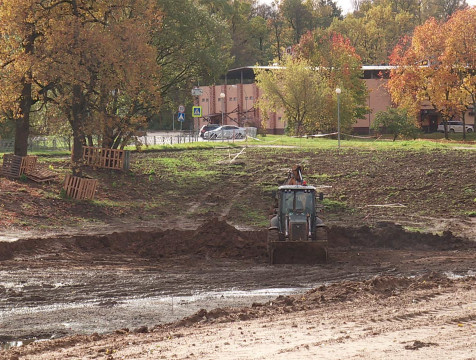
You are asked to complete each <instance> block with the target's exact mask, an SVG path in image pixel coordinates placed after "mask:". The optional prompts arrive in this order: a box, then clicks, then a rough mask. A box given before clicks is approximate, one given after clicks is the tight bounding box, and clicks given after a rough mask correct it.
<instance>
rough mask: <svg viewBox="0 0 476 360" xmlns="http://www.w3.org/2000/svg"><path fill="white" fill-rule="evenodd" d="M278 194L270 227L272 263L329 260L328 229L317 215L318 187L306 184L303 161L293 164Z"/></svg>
mask: <svg viewBox="0 0 476 360" xmlns="http://www.w3.org/2000/svg"><path fill="white" fill-rule="evenodd" d="M276 197H277V203H276V204H275V209H274V216H273V217H272V218H271V220H270V227H269V228H268V254H269V262H270V264H316V263H325V262H327V233H328V230H327V227H326V226H325V224H324V223H323V221H322V220H321V219H319V217H317V215H316V188H315V187H314V186H309V185H307V184H306V181H304V179H303V176H302V167H301V166H300V165H294V166H293V167H292V169H291V171H290V172H289V174H288V178H287V180H286V181H285V183H284V184H283V185H281V186H280V187H279V188H278V192H277V196H276ZM322 199H323V196H322V193H320V194H319V200H322Z"/></svg>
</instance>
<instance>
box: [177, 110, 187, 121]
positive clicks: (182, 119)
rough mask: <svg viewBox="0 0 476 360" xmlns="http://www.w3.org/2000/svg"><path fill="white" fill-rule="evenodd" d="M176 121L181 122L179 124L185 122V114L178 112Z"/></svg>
mask: <svg viewBox="0 0 476 360" xmlns="http://www.w3.org/2000/svg"><path fill="white" fill-rule="evenodd" d="M177 121H181V122H183V121H185V114H184V113H182V112H179V113H178V117H177Z"/></svg>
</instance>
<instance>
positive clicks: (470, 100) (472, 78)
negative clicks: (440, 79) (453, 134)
mask: <svg viewBox="0 0 476 360" xmlns="http://www.w3.org/2000/svg"><path fill="white" fill-rule="evenodd" d="M446 29H448V30H447V31H448V33H449V34H451V35H452V36H448V37H447V38H446V40H445V50H444V52H443V54H442V56H441V58H440V59H441V62H442V63H443V64H445V65H446V66H447V67H450V68H451V71H452V72H454V74H455V77H456V81H457V86H455V89H454V91H452V93H451V97H452V98H454V99H455V101H456V102H459V104H460V106H461V107H460V109H461V118H462V120H463V123H465V115H466V112H467V110H469V109H470V108H472V109H473V112H474V109H476V70H475V69H476V51H475V50H474V49H475V48H476V7H473V8H469V9H467V10H464V11H459V12H456V13H455V14H454V15H453V16H452V17H451V18H450V19H449V21H448V23H447V24H446ZM463 137H464V138H466V127H465V126H463Z"/></svg>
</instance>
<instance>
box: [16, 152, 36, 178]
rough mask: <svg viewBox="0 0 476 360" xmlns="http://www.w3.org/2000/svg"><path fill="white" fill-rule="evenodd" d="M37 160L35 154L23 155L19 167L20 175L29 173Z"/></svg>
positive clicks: (33, 168)
mask: <svg viewBox="0 0 476 360" xmlns="http://www.w3.org/2000/svg"><path fill="white" fill-rule="evenodd" d="M37 161H38V157H37V156H35V155H27V156H23V158H22V163H21V169H20V175H21V174H29V173H30V172H32V171H33V170H35V169H36V163H37Z"/></svg>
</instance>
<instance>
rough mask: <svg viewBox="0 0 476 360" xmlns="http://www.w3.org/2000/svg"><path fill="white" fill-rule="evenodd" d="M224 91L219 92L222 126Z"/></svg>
mask: <svg viewBox="0 0 476 360" xmlns="http://www.w3.org/2000/svg"><path fill="white" fill-rule="evenodd" d="M225 97H226V95H225V93H220V98H221V125H222V126H223V108H224V106H225Z"/></svg>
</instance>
